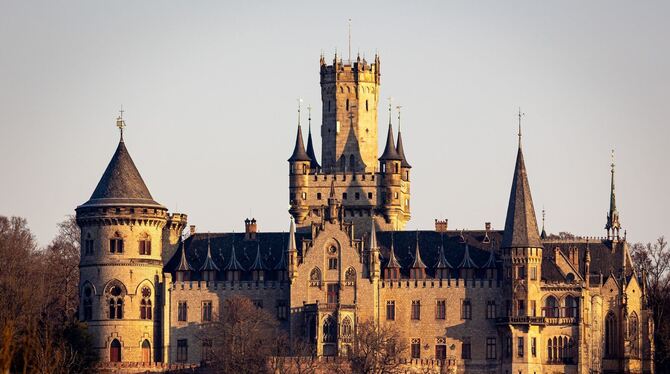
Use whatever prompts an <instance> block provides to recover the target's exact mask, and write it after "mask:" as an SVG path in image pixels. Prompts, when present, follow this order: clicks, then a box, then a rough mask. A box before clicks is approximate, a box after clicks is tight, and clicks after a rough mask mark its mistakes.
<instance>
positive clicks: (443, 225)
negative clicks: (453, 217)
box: [435, 218, 449, 232]
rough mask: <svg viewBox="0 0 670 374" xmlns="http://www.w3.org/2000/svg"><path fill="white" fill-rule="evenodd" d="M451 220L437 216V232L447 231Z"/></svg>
mask: <svg viewBox="0 0 670 374" xmlns="http://www.w3.org/2000/svg"><path fill="white" fill-rule="evenodd" d="M448 224H449V220H448V219H444V220H441V221H440V220H438V219H437V218H436V219H435V231H436V232H447V228H448Z"/></svg>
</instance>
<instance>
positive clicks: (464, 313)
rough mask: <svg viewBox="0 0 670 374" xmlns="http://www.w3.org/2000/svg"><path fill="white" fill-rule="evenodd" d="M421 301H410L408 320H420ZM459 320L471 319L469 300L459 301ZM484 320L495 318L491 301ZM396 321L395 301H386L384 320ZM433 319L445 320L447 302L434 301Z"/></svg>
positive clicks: (494, 308)
mask: <svg viewBox="0 0 670 374" xmlns="http://www.w3.org/2000/svg"><path fill="white" fill-rule="evenodd" d="M421 306H422V304H421V300H412V302H411V309H410V319H412V320H414V321H419V320H421ZM460 315H461V319H472V302H471V301H470V299H462V300H461V314H460ZM486 318H487V319H494V318H496V303H495V301H493V300H488V301H487V302H486ZM395 319H396V301H395V300H387V301H386V320H387V321H395ZM435 319H438V320H444V319H447V301H446V300H444V299H438V300H435Z"/></svg>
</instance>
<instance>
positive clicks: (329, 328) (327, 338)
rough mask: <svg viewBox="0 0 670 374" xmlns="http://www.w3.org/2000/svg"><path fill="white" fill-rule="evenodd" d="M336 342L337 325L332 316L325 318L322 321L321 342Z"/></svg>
mask: <svg viewBox="0 0 670 374" xmlns="http://www.w3.org/2000/svg"><path fill="white" fill-rule="evenodd" d="M336 340H337V323H335V319H333V317H332V316H328V317H326V319H325V320H324V321H323V342H324V343H335V341H336Z"/></svg>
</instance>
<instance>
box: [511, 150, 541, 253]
mask: <svg viewBox="0 0 670 374" xmlns="http://www.w3.org/2000/svg"><path fill="white" fill-rule="evenodd" d="M502 247H505V248H516V247H542V242H541V241H540V235H539V234H538V230H537V220H536V219H535V208H533V198H532V197H531V195H530V185H529V184H528V176H527V173H526V165H525V163H524V161H523V151H522V150H521V145H519V150H518V152H517V155H516V166H515V168H514V178H513V179H512V189H511V191H510V197H509V205H508V207H507V219H506V220H505V231H504V235H503V242H502Z"/></svg>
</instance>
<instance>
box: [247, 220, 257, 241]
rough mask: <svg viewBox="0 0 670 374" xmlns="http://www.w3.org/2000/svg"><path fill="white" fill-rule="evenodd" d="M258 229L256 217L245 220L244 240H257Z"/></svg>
mask: <svg viewBox="0 0 670 374" xmlns="http://www.w3.org/2000/svg"><path fill="white" fill-rule="evenodd" d="M257 230H258V226H257V225H256V218H252V219H249V218H247V219H245V220H244V240H256V232H257Z"/></svg>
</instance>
